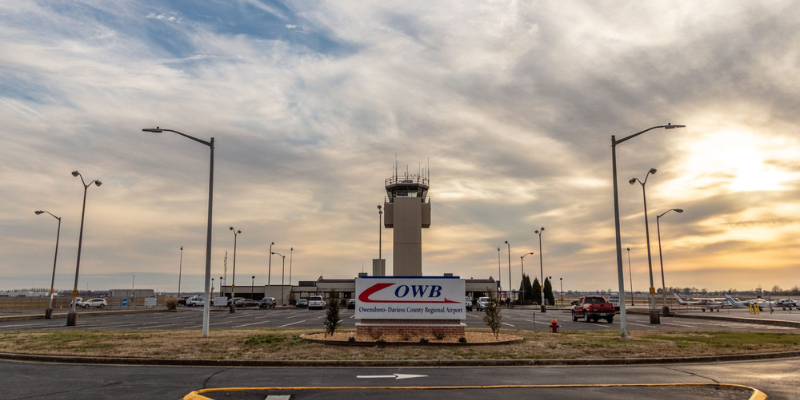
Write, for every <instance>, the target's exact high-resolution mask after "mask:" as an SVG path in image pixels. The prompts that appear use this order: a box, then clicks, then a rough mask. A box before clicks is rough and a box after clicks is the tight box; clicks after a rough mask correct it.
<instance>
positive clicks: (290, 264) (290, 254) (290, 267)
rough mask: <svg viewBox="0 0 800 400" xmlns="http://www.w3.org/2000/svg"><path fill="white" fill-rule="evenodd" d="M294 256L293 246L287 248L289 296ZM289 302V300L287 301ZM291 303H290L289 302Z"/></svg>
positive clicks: (290, 293) (290, 294)
mask: <svg viewBox="0 0 800 400" xmlns="http://www.w3.org/2000/svg"><path fill="white" fill-rule="evenodd" d="M293 256H294V247H290V248H289V296H290V297H291V296H292V257H293ZM289 303H291V300H290V301H289ZM289 305H291V304H289Z"/></svg>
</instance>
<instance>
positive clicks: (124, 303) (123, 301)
mask: <svg viewBox="0 0 800 400" xmlns="http://www.w3.org/2000/svg"><path fill="white" fill-rule="evenodd" d="M122 306H123V307H127V306H128V299H122Z"/></svg>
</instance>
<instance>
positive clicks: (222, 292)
mask: <svg viewBox="0 0 800 400" xmlns="http://www.w3.org/2000/svg"><path fill="white" fill-rule="evenodd" d="M211 280H214V278H211ZM219 295H220V297H222V296H225V283H224V282H223V281H222V277H221V276H220V277H219Z"/></svg>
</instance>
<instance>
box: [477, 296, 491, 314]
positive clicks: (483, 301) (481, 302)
mask: <svg viewBox="0 0 800 400" xmlns="http://www.w3.org/2000/svg"><path fill="white" fill-rule="evenodd" d="M488 305H489V298H488V297H479V298H478V311H483V309H484V308H486V306H488Z"/></svg>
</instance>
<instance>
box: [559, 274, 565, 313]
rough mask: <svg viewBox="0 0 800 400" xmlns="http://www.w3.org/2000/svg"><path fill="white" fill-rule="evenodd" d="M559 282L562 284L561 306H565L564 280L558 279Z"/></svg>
mask: <svg viewBox="0 0 800 400" xmlns="http://www.w3.org/2000/svg"><path fill="white" fill-rule="evenodd" d="M558 281H559V282H561V306H564V278H558Z"/></svg>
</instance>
